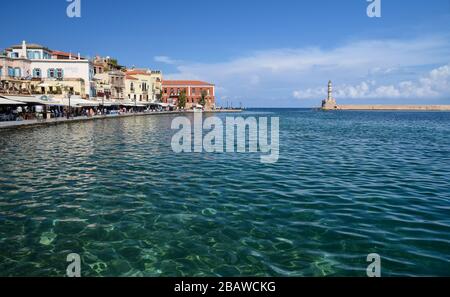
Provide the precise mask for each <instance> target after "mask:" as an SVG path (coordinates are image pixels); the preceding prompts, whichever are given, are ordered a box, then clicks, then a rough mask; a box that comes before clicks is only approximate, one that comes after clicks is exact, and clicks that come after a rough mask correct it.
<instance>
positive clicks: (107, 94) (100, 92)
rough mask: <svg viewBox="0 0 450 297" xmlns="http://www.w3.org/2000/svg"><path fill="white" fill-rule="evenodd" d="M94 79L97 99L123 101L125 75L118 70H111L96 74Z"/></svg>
mask: <svg viewBox="0 0 450 297" xmlns="http://www.w3.org/2000/svg"><path fill="white" fill-rule="evenodd" d="M94 79H95V83H96V90H97V98H99V97H100V98H104V99H115V100H124V98H125V73H123V72H122V71H120V70H111V71H106V72H101V73H97V74H96V75H95V76H94Z"/></svg>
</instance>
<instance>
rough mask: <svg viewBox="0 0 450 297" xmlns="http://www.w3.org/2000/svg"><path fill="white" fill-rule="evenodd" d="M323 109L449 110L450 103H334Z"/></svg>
mask: <svg viewBox="0 0 450 297" xmlns="http://www.w3.org/2000/svg"><path fill="white" fill-rule="evenodd" d="M323 109H324V110H417V111H450V105H336V106H334V107H333V108H332V107H327V106H325V107H324V108H323Z"/></svg>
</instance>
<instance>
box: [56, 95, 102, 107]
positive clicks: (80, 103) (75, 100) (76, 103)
mask: <svg viewBox="0 0 450 297" xmlns="http://www.w3.org/2000/svg"><path fill="white" fill-rule="evenodd" d="M61 102H62V103H63V104H64V105H65V106H69V98H64V99H62V100H61ZM99 105H100V103H99V102H97V101H92V100H86V99H83V98H81V97H71V98H70V106H71V107H94V106H99Z"/></svg>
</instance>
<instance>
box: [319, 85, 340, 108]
mask: <svg viewBox="0 0 450 297" xmlns="http://www.w3.org/2000/svg"><path fill="white" fill-rule="evenodd" d="M336 108H337V104H336V99H334V98H333V83H332V82H331V80H330V81H328V97H327V99H325V100H323V101H322V109H326V110H329V109H336Z"/></svg>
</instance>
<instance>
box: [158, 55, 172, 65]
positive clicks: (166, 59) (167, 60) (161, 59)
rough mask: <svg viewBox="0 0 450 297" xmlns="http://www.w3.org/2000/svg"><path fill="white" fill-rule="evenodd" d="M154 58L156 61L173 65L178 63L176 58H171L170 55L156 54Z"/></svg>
mask: <svg viewBox="0 0 450 297" xmlns="http://www.w3.org/2000/svg"><path fill="white" fill-rule="evenodd" d="M154 60H155V61H156V62H159V63H164V64H169V65H173V64H176V63H177V61H176V60H173V59H171V58H170V57H168V56H155V57H154Z"/></svg>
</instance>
